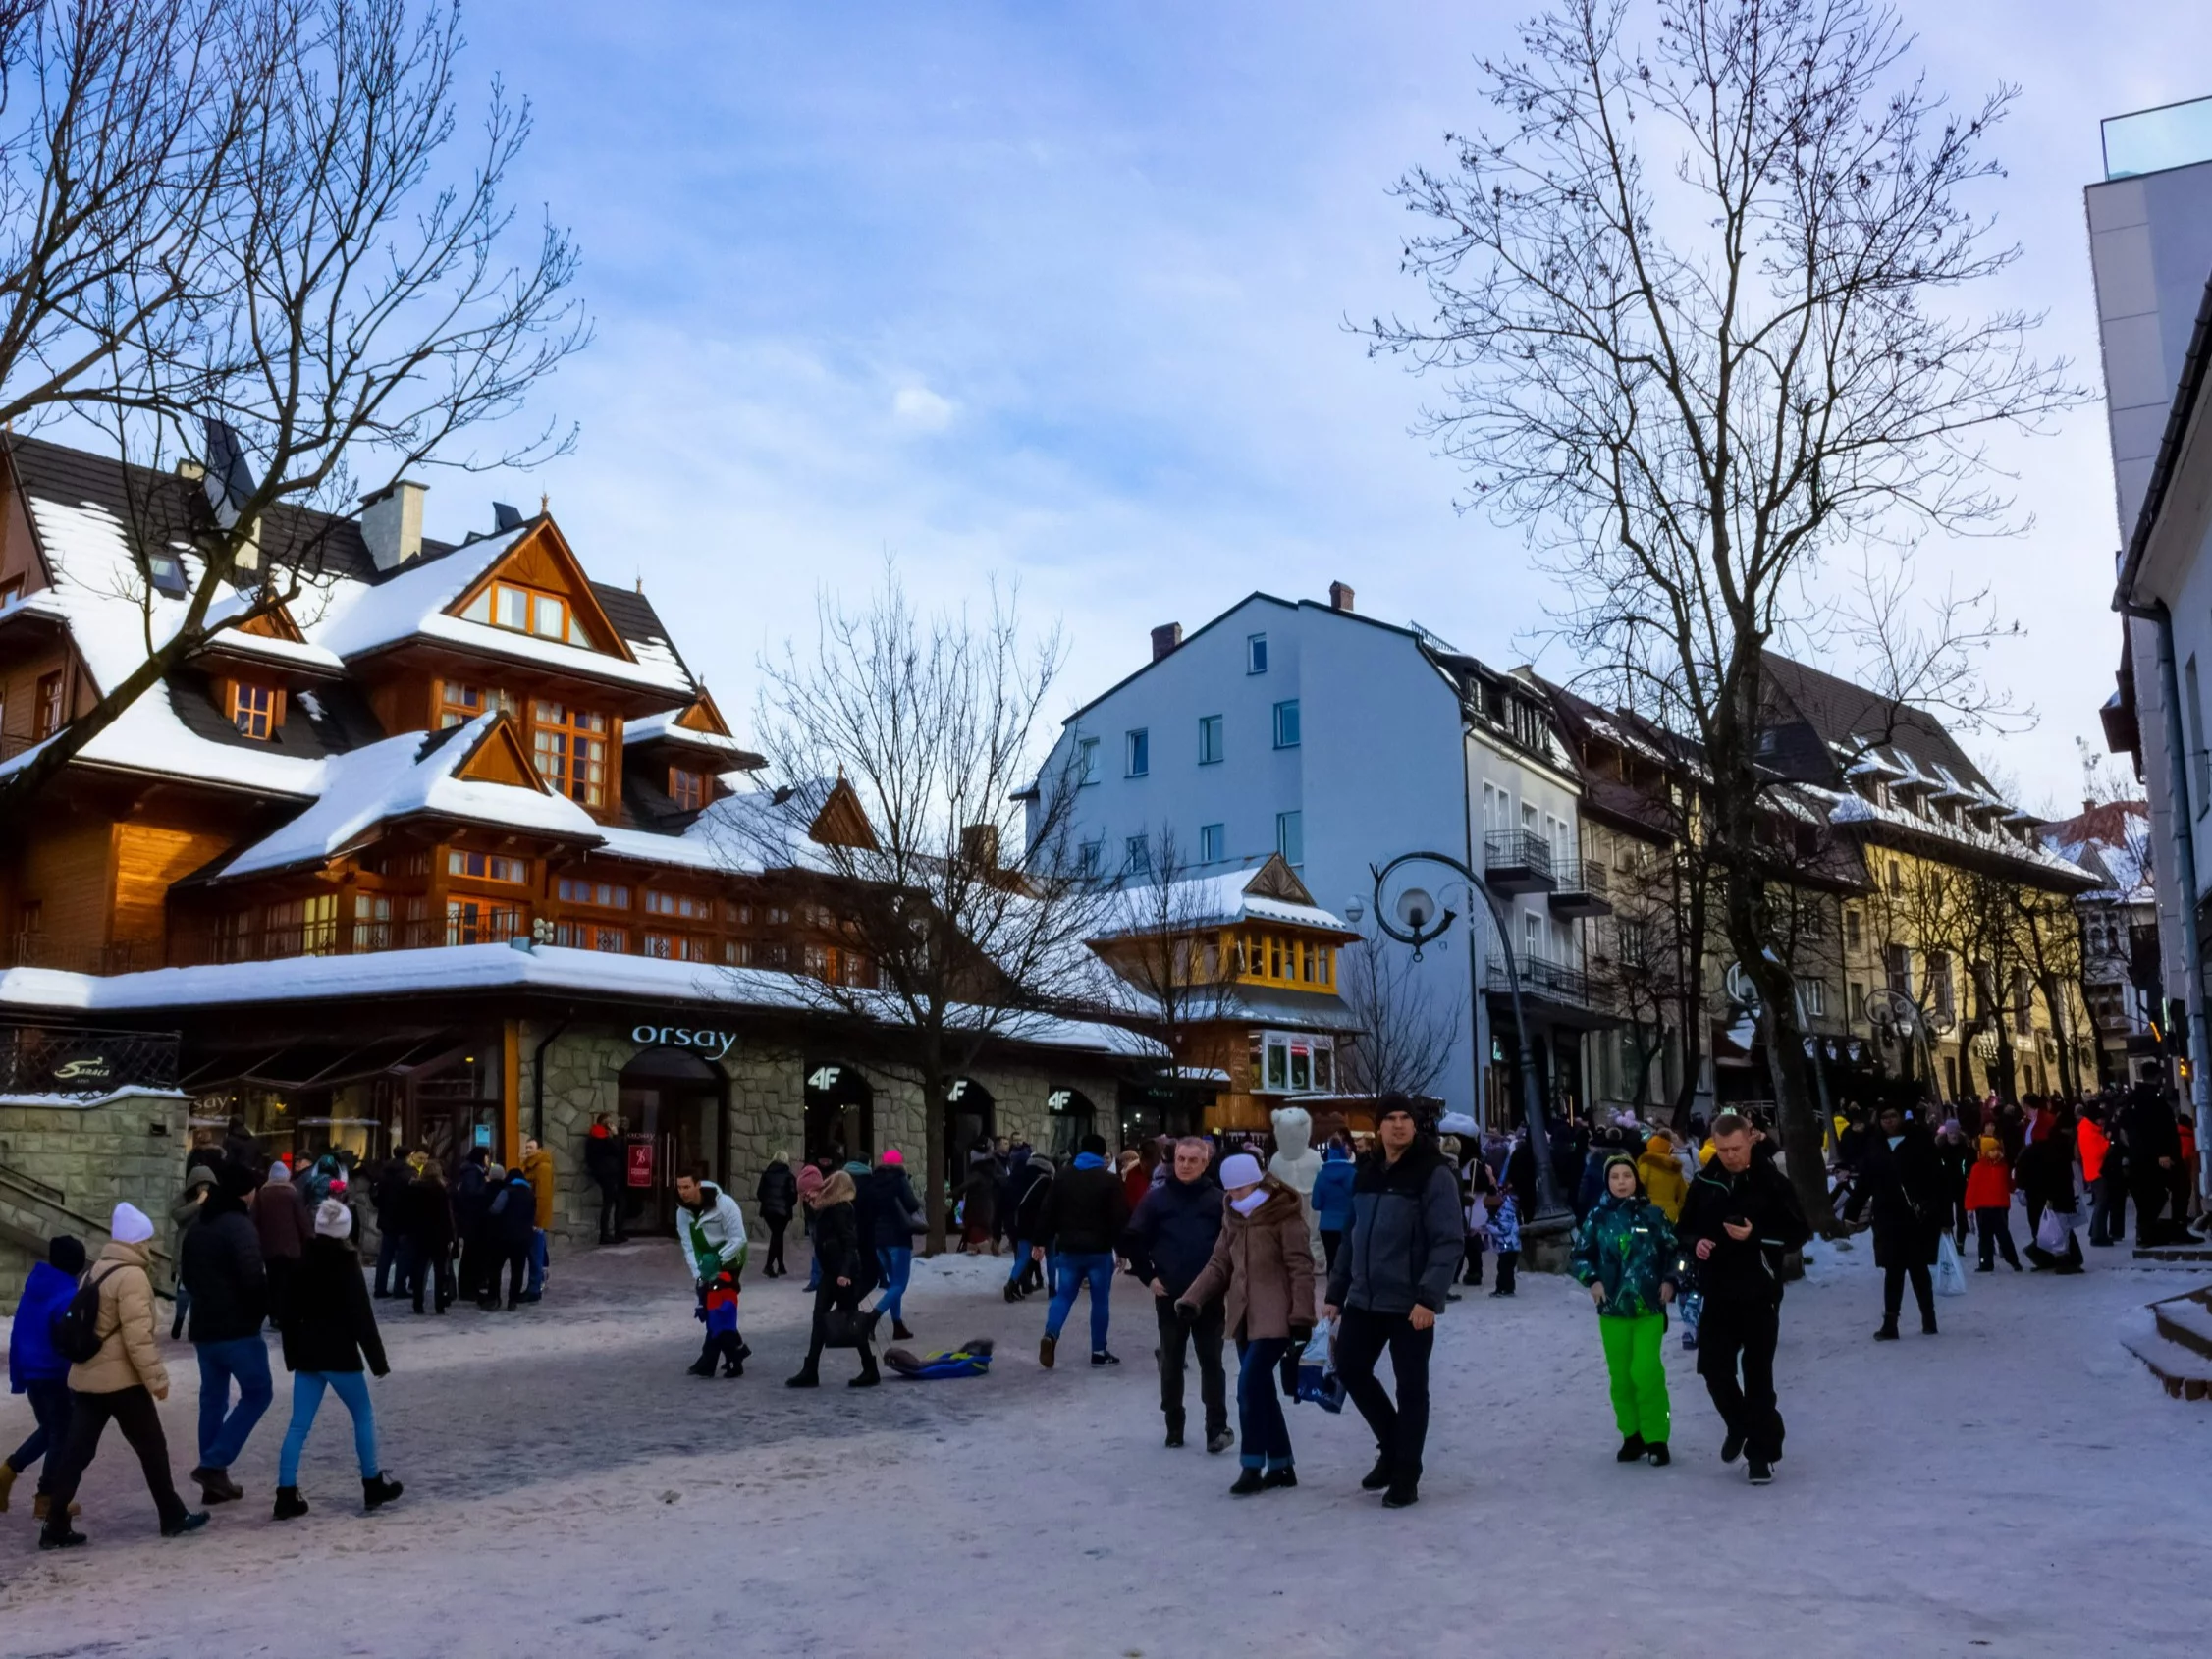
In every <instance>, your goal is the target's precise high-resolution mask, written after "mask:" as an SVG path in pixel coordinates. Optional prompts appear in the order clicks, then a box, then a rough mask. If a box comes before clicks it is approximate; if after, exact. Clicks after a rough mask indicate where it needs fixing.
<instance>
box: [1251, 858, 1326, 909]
mask: <svg viewBox="0 0 2212 1659" xmlns="http://www.w3.org/2000/svg"><path fill="white" fill-rule="evenodd" d="M1244 890H1245V891H1246V892H1247V893H1250V894H1253V895H1254V896H1255V897H1259V898H1271V899H1274V900H1276V901H1277V902H1279V903H1282V904H1306V905H1311V904H1313V902H1314V895H1313V894H1312V893H1311V892H1310V891H1308V890H1307V887H1306V883H1303V882H1301V881H1300V880H1299V879H1298V873H1297V872H1296V871H1295V870H1293V869H1291V868H1290V866H1289V865H1288V864H1287V863H1285V862H1284V860H1283V856H1282V854H1281V853H1279V852H1277V853H1269V854H1268V862H1267V863H1265V864H1263V865H1261V866H1260V868H1259V869H1257V870H1255V871H1254V872H1253V873H1252V880H1251V881H1249V882H1247V883H1244Z"/></svg>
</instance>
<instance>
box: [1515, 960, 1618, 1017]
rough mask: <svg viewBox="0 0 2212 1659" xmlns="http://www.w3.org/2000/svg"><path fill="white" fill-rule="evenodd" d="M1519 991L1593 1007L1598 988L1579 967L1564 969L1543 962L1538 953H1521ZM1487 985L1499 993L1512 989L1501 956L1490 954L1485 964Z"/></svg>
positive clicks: (1526, 994) (1528, 994)
mask: <svg viewBox="0 0 2212 1659" xmlns="http://www.w3.org/2000/svg"><path fill="white" fill-rule="evenodd" d="M1520 969H1521V994H1522V995H1524V996H1537V997H1541V998H1543V999H1544V1000H1545V1001H1547V1002H1569V1003H1573V1004H1574V1005H1575V1006H1576V1007H1578V1008H1590V1007H1594V1006H1595V1005H1596V1001H1597V995H1598V987H1597V984H1596V982H1595V981H1593V980H1592V978H1591V977H1590V976H1589V975H1588V974H1586V973H1584V972H1583V971H1582V970H1581V969H1580V968H1564V967H1561V966H1560V965H1559V964H1558V963H1556V962H1546V961H1545V960H1544V959H1543V958H1542V957H1540V956H1524V957H1522V958H1521V960H1520ZM1489 988H1490V990H1494V991H1498V992H1500V993H1501V994H1502V993H1503V992H1505V991H1507V990H1511V989H1512V981H1511V980H1510V979H1509V978H1508V977H1507V975H1506V971H1505V958H1504V957H1503V956H1502V955H1498V954H1494V953H1493V954H1492V955H1491V957H1490V967H1489Z"/></svg>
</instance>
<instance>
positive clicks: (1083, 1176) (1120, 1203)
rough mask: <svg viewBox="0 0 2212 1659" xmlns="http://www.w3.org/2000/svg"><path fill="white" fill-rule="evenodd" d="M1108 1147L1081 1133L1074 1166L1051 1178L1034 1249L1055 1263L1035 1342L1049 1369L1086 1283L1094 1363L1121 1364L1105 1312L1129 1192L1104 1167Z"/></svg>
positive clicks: (1041, 1257) (1102, 1140)
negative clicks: (1047, 1307) (1109, 1339)
mask: <svg viewBox="0 0 2212 1659" xmlns="http://www.w3.org/2000/svg"><path fill="white" fill-rule="evenodd" d="M1040 1221H1041V1225H1042V1226H1043V1227H1044V1229H1045V1231H1044V1236H1043V1238H1042V1239H1041V1240H1040V1241H1039V1242H1037V1243H1035V1244H1034V1245H1033V1246H1032V1247H1031V1250H1030V1256H1031V1258H1032V1259H1033V1260H1037V1261H1042V1260H1044V1259H1045V1256H1046V1253H1047V1252H1048V1251H1050V1252H1051V1253H1052V1256H1053V1257H1054V1258H1055V1265H1056V1268H1057V1276H1056V1278H1055V1279H1054V1281H1053V1284H1052V1309H1051V1311H1049V1312H1048V1313H1047V1314H1046V1315H1045V1339H1044V1341H1042V1342H1040V1343H1039V1344H1038V1345H1037V1363H1038V1364H1039V1365H1043V1366H1045V1367H1046V1368H1047V1369H1048V1370H1050V1369H1051V1368H1052V1353H1053V1350H1054V1349H1056V1348H1057V1347H1058V1346H1059V1340H1060V1328H1061V1327H1062V1326H1063V1325H1065V1324H1066V1323H1067V1316H1068V1314H1070V1313H1072V1312H1073V1311H1075V1293H1076V1291H1077V1290H1079V1289H1080V1288H1082V1287H1083V1286H1085V1285H1088V1286H1089V1287H1090V1290H1091V1364H1092V1365H1120V1364H1121V1362H1120V1361H1119V1360H1117V1359H1116V1358H1114V1356H1113V1354H1112V1352H1111V1351H1110V1350H1108V1349H1107V1347H1106V1317H1107V1313H1108V1306H1109V1299H1110V1298H1111V1296H1112V1295H1113V1248H1114V1246H1115V1244H1117V1243H1118V1242H1119V1241H1120V1238H1121V1230H1122V1229H1123V1228H1124V1227H1126V1226H1128V1224H1129V1195H1128V1191H1127V1189H1126V1188H1125V1187H1124V1186H1123V1185H1122V1181H1121V1177H1120V1176H1118V1175H1116V1174H1115V1173H1114V1172H1113V1171H1112V1170H1110V1169H1108V1168H1107V1167H1106V1137H1104V1136H1103V1135H1086V1136H1084V1137H1083V1140H1082V1143H1081V1151H1078V1152H1077V1153H1076V1154H1075V1167H1074V1168H1072V1169H1070V1170H1069V1171H1068V1172H1067V1173H1066V1174H1065V1175H1061V1176H1058V1177H1056V1178H1055V1179H1054V1180H1053V1182H1052V1190H1051V1192H1050V1193H1049V1194H1048V1195H1047V1197H1046V1200H1045V1205H1044V1214H1043V1216H1042V1217H1041V1218H1040Z"/></svg>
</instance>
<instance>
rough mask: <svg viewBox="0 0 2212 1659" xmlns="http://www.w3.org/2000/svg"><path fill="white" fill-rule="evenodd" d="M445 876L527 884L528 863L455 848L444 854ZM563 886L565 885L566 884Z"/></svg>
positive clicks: (492, 854) (527, 861) (520, 859)
mask: <svg viewBox="0 0 2212 1659" xmlns="http://www.w3.org/2000/svg"><path fill="white" fill-rule="evenodd" d="M446 874H447V875H449V876H466V877H468V878H469V879H470V880H472V881H477V882H527V881H528V880H529V879H530V863H529V860H527V859H522V858H501V857H499V856H498V855H497V854H495V853H488V852H463V851H462V850H461V849H460V848H459V847H455V848H453V849H452V850H450V851H449V852H448V853H447V854H446ZM563 885H566V883H563Z"/></svg>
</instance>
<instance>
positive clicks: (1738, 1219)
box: [1676, 1112, 1812, 1486]
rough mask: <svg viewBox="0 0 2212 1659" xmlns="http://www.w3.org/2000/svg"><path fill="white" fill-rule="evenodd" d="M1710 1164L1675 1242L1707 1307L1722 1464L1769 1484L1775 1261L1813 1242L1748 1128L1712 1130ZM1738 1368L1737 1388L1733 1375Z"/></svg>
mask: <svg viewBox="0 0 2212 1659" xmlns="http://www.w3.org/2000/svg"><path fill="white" fill-rule="evenodd" d="M1712 1144H1713V1157H1712V1161H1711V1162H1710V1163H1708V1164H1706V1165H1705V1167H1704V1168H1703V1169H1702V1170H1700V1171H1699V1174H1698V1178H1697V1179H1696V1180H1695V1181H1693V1182H1691V1183H1690V1196H1689V1197H1688V1198H1687V1199H1685V1200H1684V1201H1683V1204H1682V1221H1681V1225H1680V1226H1679V1227H1677V1229H1676V1232H1677V1233H1678V1235H1679V1236H1680V1238H1681V1240H1682V1243H1683V1245H1684V1246H1685V1247H1686V1248H1687V1249H1688V1250H1689V1251H1690V1253H1691V1254H1692V1255H1693V1256H1694V1257H1695V1258H1697V1262H1698V1279H1699V1290H1700V1291H1701V1292H1702V1293H1703V1295H1704V1299H1705V1310H1704V1313H1703V1316H1702V1317H1701V1318H1700V1319H1699V1324H1698V1374H1699V1375H1700V1376H1702V1377H1703V1378H1704V1379H1705V1391H1706V1392H1707V1393H1709V1394H1710V1395H1711V1396H1712V1402H1713V1406H1714V1408H1715V1409H1716V1410H1717V1411H1718V1412H1719V1413H1720V1418H1721V1421H1722V1422H1723V1423H1724V1424H1725V1425H1726V1437H1725V1438H1724V1439H1723V1440H1722V1441H1721V1446H1720V1457H1721V1461H1722V1462H1723V1463H1734V1462H1735V1461H1736V1459H1737V1457H1738V1455H1739V1454H1742V1455H1744V1456H1745V1457H1747V1458H1748V1459H1749V1461H1750V1472H1751V1479H1752V1484H1753V1485H1754V1486H1763V1485H1765V1484H1766V1483H1767V1482H1768V1481H1769V1480H1771V1479H1773V1478H1774V1461H1775V1460H1776V1459H1777V1458H1779V1457H1780V1456H1781V1455H1782V1434H1783V1426H1782V1414H1781V1413H1780V1412H1779V1411H1778V1410H1776V1408H1775V1402H1774V1346H1775V1343H1776V1342H1777V1341H1778V1340H1779V1339H1780V1337H1781V1328H1782V1256H1783V1253H1784V1252H1785V1251H1789V1250H1794V1249H1796V1248H1797V1247H1798V1246H1800V1245H1802V1244H1804V1243H1805V1241H1806V1240H1807V1239H1809V1238H1810V1237H1811V1236H1812V1229H1811V1228H1810V1227H1808V1226H1807V1225H1806V1220H1805V1212H1804V1211H1803V1210H1801V1209H1800V1208H1799V1207H1798V1201H1797V1195H1796V1193H1794V1192H1793V1191H1792V1190H1791V1188H1790V1182H1789V1178H1788V1177H1787V1176H1785V1175H1784V1174H1783V1173H1782V1172H1781V1171H1780V1170H1779V1169H1776V1168H1775V1167H1774V1163H1773V1160H1772V1159H1754V1158H1753V1155H1752V1149H1753V1130H1752V1126H1751V1124H1750V1123H1749V1122H1748V1121H1747V1120H1745V1119H1744V1118H1741V1117H1739V1116H1737V1115H1736V1114H1735V1113H1734V1112H1723V1113H1722V1114H1721V1115H1720V1116H1719V1117H1717V1118H1715V1119H1714V1120H1713V1134H1712ZM1739 1367H1741V1372H1742V1374H1741V1380H1739V1376H1738V1370H1739Z"/></svg>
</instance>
